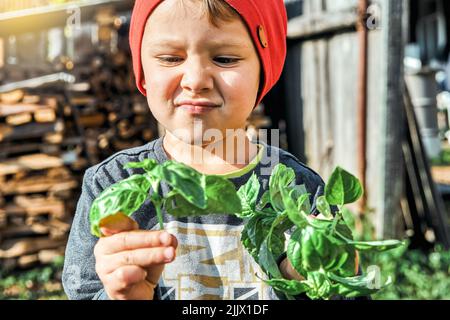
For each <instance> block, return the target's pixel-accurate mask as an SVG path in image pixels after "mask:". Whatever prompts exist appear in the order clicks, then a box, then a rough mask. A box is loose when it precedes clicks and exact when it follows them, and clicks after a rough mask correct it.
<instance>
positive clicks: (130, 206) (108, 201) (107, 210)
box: [89, 174, 150, 237]
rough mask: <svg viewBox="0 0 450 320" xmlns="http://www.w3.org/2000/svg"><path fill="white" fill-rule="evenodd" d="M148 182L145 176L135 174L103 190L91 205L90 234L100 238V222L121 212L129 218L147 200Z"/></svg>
mask: <svg viewBox="0 0 450 320" xmlns="http://www.w3.org/2000/svg"><path fill="white" fill-rule="evenodd" d="M149 189H150V180H149V179H148V177H146V176H145V175H140V174H135V175H132V176H130V177H128V178H126V179H124V180H122V181H120V182H118V183H115V184H113V185H111V186H110V187H109V188H107V189H105V190H104V191H103V192H102V193H101V194H100V195H99V196H98V197H97V198H96V199H95V200H94V202H93V203H92V206H91V209H90V212H89V220H90V223H91V233H92V234H93V235H95V236H97V237H100V236H101V232H100V227H99V226H100V221H101V220H102V219H104V218H106V217H108V216H110V215H114V214H116V213H119V212H122V213H124V214H125V215H127V216H131V214H133V213H134V212H135V211H136V210H137V209H139V208H140V207H141V205H142V204H143V203H144V202H145V200H146V199H147V196H148V193H149Z"/></svg>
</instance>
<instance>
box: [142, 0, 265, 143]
mask: <svg viewBox="0 0 450 320" xmlns="http://www.w3.org/2000/svg"><path fill="white" fill-rule="evenodd" d="M184 3H185V5H184V6H180V1H179V0H165V1H163V2H162V3H161V4H160V5H159V6H158V7H157V8H156V9H155V10H154V11H153V13H152V14H151V15H150V17H149V19H148V21H147V25H146V28H145V32H144V36H143V41H142V49H141V50H142V51H141V56H142V66H143V71H144V76H145V88H146V90H147V101H148V104H149V107H150V110H151V111H152V113H153V115H154V116H155V118H156V119H157V120H158V121H159V122H160V123H161V124H162V125H163V126H164V127H165V129H166V130H168V131H169V132H170V133H171V134H174V135H175V136H176V137H177V138H178V139H181V140H183V141H185V142H187V143H190V144H194V142H198V141H202V143H207V142H208V140H209V138H204V132H205V131H206V130H208V129H218V130H220V132H221V134H222V135H223V137H225V130H226V129H239V128H244V127H245V123H246V119H247V118H248V116H249V115H250V113H251V112H252V110H253V107H254V104H255V102H256V98H257V93H258V87H259V79H260V62H259V58H258V54H257V52H256V49H255V47H254V44H253V42H252V39H251V37H250V35H249V33H248V31H247V28H246V26H245V25H244V22H242V21H241V19H240V18H239V17H238V16H237V17H236V19H234V20H233V21H230V22H228V21H227V22H222V21H220V24H219V28H217V27H215V26H213V25H212V24H211V23H210V22H209V21H208V17H207V16H206V15H202V14H201V8H200V5H199V3H198V2H196V1H184ZM183 101H188V102H189V101H190V102H191V103H194V104H195V102H199V101H200V102H209V103H212V104H214V105H215V107H211V108H206V107H203V108H198V107H194V106H185V105H180V104H182V102H183ZM199 123H201V129H202V130H201V131H199V129H198V124H199ZM194 124H195V126H196V129H195V130H194ZM180 129H182V131H183V132H181V131H180ZM177 131H178V132H177ZM216 132H217V131H216ZM210 133H211V131H210ZM202 137H203V138H202ZM199 139H201V140H199Z"/></svg>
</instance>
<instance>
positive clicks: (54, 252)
mask: <svg viewBox="0 0 450 320" xmlns="http://www.w3.org/2000/svg"><path fill="white" fill-rule="evenodd" d="M64 253H65V247H64V246H62V247H59V248H57V249H44V250H41V251H39V253H38V257H39V262H40V263H42V264H49V263H52V262H53V261H55V259H56V258H59V257H61V256H63V255H64Z"/></svg>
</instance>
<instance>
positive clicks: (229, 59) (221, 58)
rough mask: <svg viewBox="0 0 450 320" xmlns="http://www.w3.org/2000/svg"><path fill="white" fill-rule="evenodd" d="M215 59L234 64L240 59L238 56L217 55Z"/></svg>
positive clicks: (219, 61) (222, 62)
mask: <svg viewBox="0 0 450 320" xmlns="http://www.w3.org/2000/svg"><path fill="white" fill-rule="evenodd" d="M214 60H215V61H217V62H218V63H221V64H232V63H236V62H238V61H239V59H238V58H230V57H216V58H214Z"/></svg>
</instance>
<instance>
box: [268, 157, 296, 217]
mask: <svg viewBox="0 0 450 320" xmlns="http://www.w3.org/2000/svg"><path fill="white" fill-rule="evenodd" d="M294 179H295V172H294V170H293V169H292V168H288V167H286V166H285V165H284V164H281V163H279V164H277V165H276V166H275V168H274V170H273V172H272V175H271V176H270V179H269V192H270V203H271V204H272V207H273V208H274V209H275V210H277V211H280V212H281V211H283V210H284V208H283V200H282V197H281V190H282V189H284V188H286V187H288V186H290V185H291V184H292V183H293V182H294Z"/></svg>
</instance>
